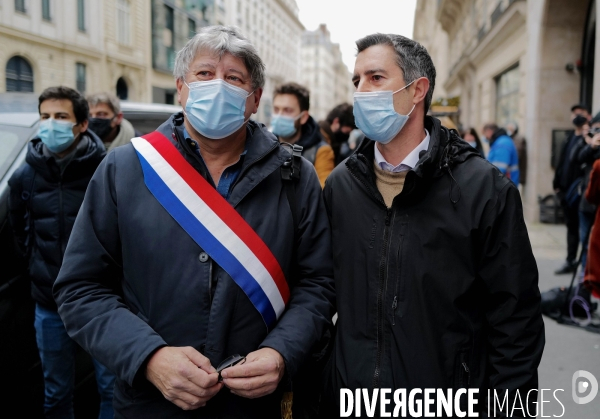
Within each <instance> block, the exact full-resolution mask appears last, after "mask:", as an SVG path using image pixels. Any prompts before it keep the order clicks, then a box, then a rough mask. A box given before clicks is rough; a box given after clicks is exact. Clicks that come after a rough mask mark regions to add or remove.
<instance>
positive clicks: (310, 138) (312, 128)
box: [296, 116, 323, 150]
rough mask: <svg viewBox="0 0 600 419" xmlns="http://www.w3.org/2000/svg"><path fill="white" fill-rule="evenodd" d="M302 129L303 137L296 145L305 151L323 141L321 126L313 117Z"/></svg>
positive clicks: (309, 118)
mask: <svg viewBox="0 0 600 419" xmlns="http://www.w3.org/2000/svg"><path fill="white" fill-rule="evenodd" d="M301 129H302V135H301V136H300V139H299V140H298V142H297V143H296V144H297V145H299V146H302V147H303V148H304V150H308V149H309V148H311V147H314V146H316V145H317V144H319V143H320V142H321V141H323V136H322V135H321V130H320V129H319V124H317V121H315V120H314V118H313V117H312V116H309V117H308V120H307V121H306V124H304V125H302V128H301Z"/></svg>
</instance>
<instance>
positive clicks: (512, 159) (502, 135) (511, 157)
mask: <svg viewBox="0 0 600 419" xmlns="http://www.w3.org/2000/svg"><path fill="white" fill-rule="evenodd" d="M483 135H485V138H487V139H488V141H489V143H490V151H489V153H488V155H487V159H488V161H489V162H490V163H492V164H493V165H494V166H496V167H497V168H498V170H500V172H502V174H503V175H505V176H506V177H507V178H509V179H510V180H511V181H512V182H513V183H514V184H515V185H517V187H518V186H519V183H520V180H521V172H520V171H519V158H518V156H517V149H516V147H515V143H514V142H513V140H512V138H510V137H509V136H508V134H507V133H506V130H505V129H504V128H500V127H498V125H496V123H494V122H490V123H487V124H485V126H484V127H483Z"/></svg>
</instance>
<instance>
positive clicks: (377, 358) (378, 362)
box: [348, 167, 397, 388]
mask: <svg viewBox="0 0 600 419" xmlns="http://www.w3.org/2000/svg"><path fill="white" fill-rule="evenodd" d="M348 169H349V170H348V171H349V172H350V174H351V175H352V177H354V178H355V179H356V180H357V181H358V182H359V183H360V184H362V185H363V186H364V187H365V189H366V190H367V191H369V193H370V194H371V196H372V197H373V198H374V199H375V200H376V201H377V202H378V203H380V204H381V206H382V207H383V208H385V211H386V213H385V228H384V230H383V255H382V257H381V261H380V262H379V289H378V291H377V339H376V342H377V353H376V356H375V372H374V374H373V388H378V387H379V378H380V375H381V353H382V349H383V317H384V315H383V312H384V310H383V297H384V295H383V289H384V285H385V265H386V259H387V253H388V247H389V243H388V240H389V237H388V236H389V230H390V228H389V227H390V216H391V215H392V209H391V208H388V207H387V205H386V204H385V201H384V200H383V198H382V197H381V196H378V195H377V194H376V193H374V192H373V190H372V188H371V187H370V186H369V185H368V184H367V183H366V182H365V181H364V180H363V179H361V178H360V177H359V176H357V175H356V173H354V170H353V169H352V168H351V167H348ZM396 304H397V302H396Z"/></svg>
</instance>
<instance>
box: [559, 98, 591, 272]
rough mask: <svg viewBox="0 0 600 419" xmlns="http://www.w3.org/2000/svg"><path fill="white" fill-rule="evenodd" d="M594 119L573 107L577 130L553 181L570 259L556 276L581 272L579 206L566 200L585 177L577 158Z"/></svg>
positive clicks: (573, 119)
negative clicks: (579, 258)
mask: <svg viewBox="0 0 600 419" xmlns="http://www.w3.org/2000/svg"><path fill="white" fill-rule="evenodd" d="M590 118H591V115H590V113H589V111H588V109H587V108H586V107H585V106H584V105H580V104H578V105H573V106H572V107H571V121H572V123H573V125H574V127H575V129H574V130H573V131H572V132H571V133H570V134H569V136H568V137H567V140H566V141H565V144H564V145H563V148H562V150H561V153H560V156H559V158H558V164H557V166H556V171H555V172H554V179H553V181H552V186H553V187H554V191H555V193H556V194H557V196H558V198H559V199H560V201H561V205H562V207H563V213H564V216H565V224H566V225H567V258H566V260H565V263H564V264H563V265H562V266H561V267H560V268H558V269H557V270H556V271H555V272H554V273H555V274H556V275H562V274H568V273H572V272H573V271H575V269H577V249H578V247H579V241H580V237H579V202H568V200H567V199H566V198H567V196H568V195H567V194H568V192H569V188H571V186H572V185H573V184H574V183H575V182H576V181H578V179H580V178H581V175H582V173H583V172H582V168H581V164H580V163H579V161H578V159H577V155H578V153H579V151H580V149H581V148H582V147H584V146H585V140H584V138H583V131H584V126H586V125H587V124H588V122H589V121H590Z"/></svg>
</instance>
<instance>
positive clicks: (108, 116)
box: [87, 92, 140, 151]
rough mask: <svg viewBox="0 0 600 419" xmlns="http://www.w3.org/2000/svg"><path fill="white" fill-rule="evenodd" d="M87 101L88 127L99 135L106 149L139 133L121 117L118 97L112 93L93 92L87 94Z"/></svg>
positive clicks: (120, 143)
mask: <svg viewBox="0 0 600 419" xmlns="http://www.w3.org/2000/svg"><path fill="white" fill-rule="evenodd" d="M87 101H88V104H89V107H90V118H89V127H88V128H89V129H90V130H92V131H94V133H95V134H96V135H98V137H100V139H101V140H102V142H104V146H105V147H106V149H107V150H108V151H110V150H112V149H113V148H115V147H119V146H121V145H123V144H127V143H129V142H130V141H131V139H132V138H134V137H137V136H139V135H140V133H139V132H136V131H135V129H134V128H133V125H131V122H129V121H128V120H126V119H125V118H123V113H122V112H121V103H120V101H119V98H118V97H116V96H115V95H113V94H112V93H108V92H102V93H94V94H91V95H88V96H87Z"/></svg>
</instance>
